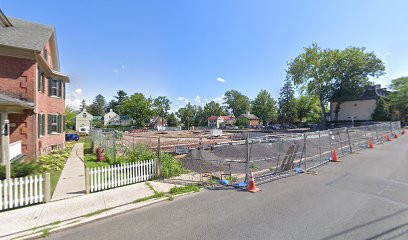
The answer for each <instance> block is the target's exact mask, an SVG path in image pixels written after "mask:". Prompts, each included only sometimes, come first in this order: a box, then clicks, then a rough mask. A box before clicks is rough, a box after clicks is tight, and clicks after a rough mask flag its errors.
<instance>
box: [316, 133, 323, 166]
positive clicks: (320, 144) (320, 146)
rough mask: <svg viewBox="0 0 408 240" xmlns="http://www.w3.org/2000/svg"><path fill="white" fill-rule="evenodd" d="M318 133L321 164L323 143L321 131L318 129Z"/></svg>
mask: <svg viewBox="0 0 408 240" xmlns="http://www.w3.org/2000/svg"><path fill="white" fill-rule="evenodd" d="M317 134H318V135H319V142H318V143H319V159H320V164H321V163H322V143H321V139H320V131H317Z"/></svg>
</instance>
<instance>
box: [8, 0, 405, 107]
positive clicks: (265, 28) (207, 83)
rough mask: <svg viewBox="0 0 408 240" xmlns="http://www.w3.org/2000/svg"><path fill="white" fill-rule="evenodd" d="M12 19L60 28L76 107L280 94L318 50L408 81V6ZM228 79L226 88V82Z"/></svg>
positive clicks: (113, 10) (40, 8)
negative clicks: (364, 58) (372, 56)
mask: <svg viewBox="0 0 408 240" xmlns="http://www.w3.org/2000/svg"><path fill="white" fill-rule="evenodd" d="M0 6H1V8H2V10H3V12H5V14H6V15H8V16H13V17H17V18H23V19H26V20H29V21H33V22H38V23H43V24H46V25H51V26H54V27H56V29H57V39H58V45H59V54H60V60H61V67H62V72H64V73H66V74H68V75H70V77H71V82H72V83H70V84H69V85H68V88H67V96H68V99H67V103H68V104H70V105H78V104H79V102H80V100H81V99H86V100H87V101H91V100H92V99H93V98H94V96H95V95H97V94H99V93H101V94H102V95H104V96H105V97H106V98H107V100H108V101H109V100H110V99H112V96H114V95H115V94H116V91H118V90H120V89H123V90H125V91H126V92H127V93H128V94H132V93H135V92H142V93H144V94H145V95H146V96H152V97H157V96H159V95H166V96H168V97H169V98H170V99H171V100H172V102H173V106H172V107H173V109H177V108H178V107H180V106H182V105H184V104H185V102H186V101H188V100H189V101H191V102H192V103H194V104H204V103H205V102H207V101H211V100H216V101H221V97H222V95H223V94H224V93H225V92H226V91H228V90H230V89H235V90H238V91H241V92H242V93H244V94H246V95H247V96H249V97H250V98H254V97H255V96H256V94H257V93H258V92H259V91H260V90H261V89H266V90H268V91H270V92H271V94H272V96H273V97H275V98H277V97H278V96H279V89H280V87H281V85H282V81H283V80H284V78H285V68H286V63H287V62H288V61H290V60H291V59H293V58H294V57H296V56H297V55H298V54H299V53H300V52H301V51H302V48H303V47H305V46H309V45H311V44H312V42H316V43H318V44H319V45H320V46H321V47H323V48H345V47H347V46H360V47H366V48H367V50H368V51H374V52H375V53H376V54H377V55H378V56H379V57H380V58H381V59H382V60H383V61H384V62H385V63H386V67H387V69H386V71H387V75H386V76H384V77H381V78H380V79H378V80H377V82H379V83H382V84H383V85H384V84H385V85H386V84H388V83H389V80H391V79H393V78H396V77H400V76H407V75H408V67H407V66H408V45H407V43H408V31H407V30H406V29H407V26H408V14H406V10H407V9H408V1H404V0H401V1H392V0H390V1H383V0H377V1H376V0H371V1H357V0H348V1H345V0H342V1H323V0H322V1H272V0H267V1H258V0H255V1H247V0H246V1H241V0H230V1H227V0H225V1H220V0H205V1H198V0H196V1H191V0H184V1H179V0H172V1H166V0H162V1H155V0H146V1H142V0H138V1H130V0H129V1H120V0H117V1H96V0H92V1H75V0H71V1H55V0H52V1H51V0H45V1H23V0H21V1H19V0H12V1H11V0H10V1H3V0H0ZM219 80H220V81H219Z"/></svg>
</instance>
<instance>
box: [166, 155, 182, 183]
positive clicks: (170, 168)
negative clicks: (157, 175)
mask: <svg viewBox="0 0 408 240" xmlns="http://www.w3.org/2000/svg"><path fill="white" fill-rule="evenodd" d="M161 165H162V176H163V177H164V178H169V177H174V176H178V175H180V174H183V173H186V172H187V170H186V169H185V168H184V166H183V164H182V163H181V162H180V161H179V160H177V159H176V158H175V157H174V156H172V155H170V154H168V153H163V154H162V155H161Z"/></svg>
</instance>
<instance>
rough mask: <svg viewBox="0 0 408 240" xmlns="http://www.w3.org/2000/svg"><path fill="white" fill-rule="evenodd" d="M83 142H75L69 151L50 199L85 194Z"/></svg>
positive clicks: (54, 199)
mask: <svg viewBox="0 0 408 240" xmlns="http://www.w3.org/2000/svg"><path fill="white" fill-rule="evenodd" d="M83 159H84V144H83V143H77V144H75V146H74V148H73V149H72V151H71V155H70V156H69V158H68V160H67V162H66V163H65V166H64V169H63V170H62V173H61V177H60V179H59V181H58V184H57V187H56V188H55V191H54V194H53V195H52V198H51V201H56V200H61V199H65V198H70V197H76V196H81V195H84V194H85V165H84V160H83Z"/></svg>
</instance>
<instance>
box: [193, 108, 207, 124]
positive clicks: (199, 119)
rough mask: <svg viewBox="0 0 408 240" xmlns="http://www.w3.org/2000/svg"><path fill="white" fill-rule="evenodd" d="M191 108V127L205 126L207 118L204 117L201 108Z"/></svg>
mask: <svg viewBox="0 0 408 240" xmlns="http://www.w3.org/2000/svg"><path fill="white" fill-rule="evenodd" d="M193 108H194V113H195V114H194V121H193V125H194V126H201V127H203V126H207V117H206V114H205V112H204V109H203V107H201V106H197V105H194V106H193Z"/></svg>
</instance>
